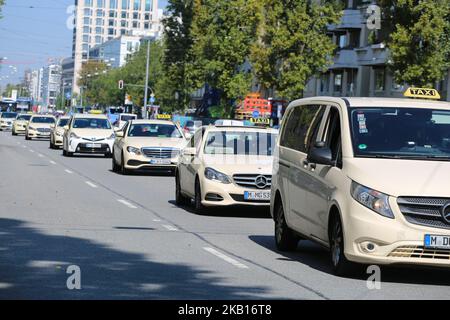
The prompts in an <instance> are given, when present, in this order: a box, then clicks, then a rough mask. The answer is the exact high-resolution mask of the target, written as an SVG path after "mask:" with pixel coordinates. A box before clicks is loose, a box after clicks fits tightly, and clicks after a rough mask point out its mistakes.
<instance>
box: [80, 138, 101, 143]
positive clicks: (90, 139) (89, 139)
mask: <svg viewBox="0 0 450 320" xmlns="http://www.w3.org/2000/svg"><path fill="white" fill-rule="evenodd" d="M82 139H83V140H84V141H92V142H98V141H103V140H105V138H82Z"/></svg>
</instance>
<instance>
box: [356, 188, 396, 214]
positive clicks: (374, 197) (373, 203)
mask: <svg viewBox="0 0 450 320" xmlns="http://www.w3.org/2000/svg"><path fill="white" fill-rule="evenodd" d="M351 194H352V197H353V199H355V200H356V201H358V202H359V203H360V204H362V205H363V206H365V207H367V208H369V209H371V210H373V211H375V212H376V213H378V214H380V215H382V216H384V217H386V218H391V219H395V216H394V213H393V212H392V210H391V206H390V205H389V196H388V195H387V194H384V193H381V192H379V191H376V190H373V189H370V188H367V187H364V186H362V185H360V184H358V183H356V182H354V181H353V182H352V187H351Z"/></svg>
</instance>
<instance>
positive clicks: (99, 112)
mask: <svg viewBox="0 0 450 320" xmlns="http://www.w3.org/2000/svg"><path fill="white" fill-rule="evenodd" d="M89 113H90V114H102V113H103V112H102V110H91V111H89Z"/></svg>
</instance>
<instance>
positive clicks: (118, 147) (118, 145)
mask: <svg viewBox="0 0 450 320" xmlns="http://www.w3.org/2000/svg"><path fill="white" fill-rule="evenodd" d="M128 127H129V125H128V124H126V125H125V128H123V130H120V131H122V132H123V137H117V138H116V139H115V140H114V147H113V150H114V158H115V159H116V161H117V163H120V164H121V161H122V150H123V146H124V144H125V139H126V136H127V131H128Z"/></svg>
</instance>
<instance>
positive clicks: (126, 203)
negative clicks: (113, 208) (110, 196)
mask: <svg viewBox="0 0 450 320" xmlns="http://www.w3.org/2000/svg"><path fill="white" fill-rule="evenodd" d="M117 201H119V202H120V203H121V204H123V205H125V206H127V207H128V208H131V209H137V207H136V206H135V205H133V204H131V203H129V202H128V201H126V200H123V199H119V200H117Z"/></svg>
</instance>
